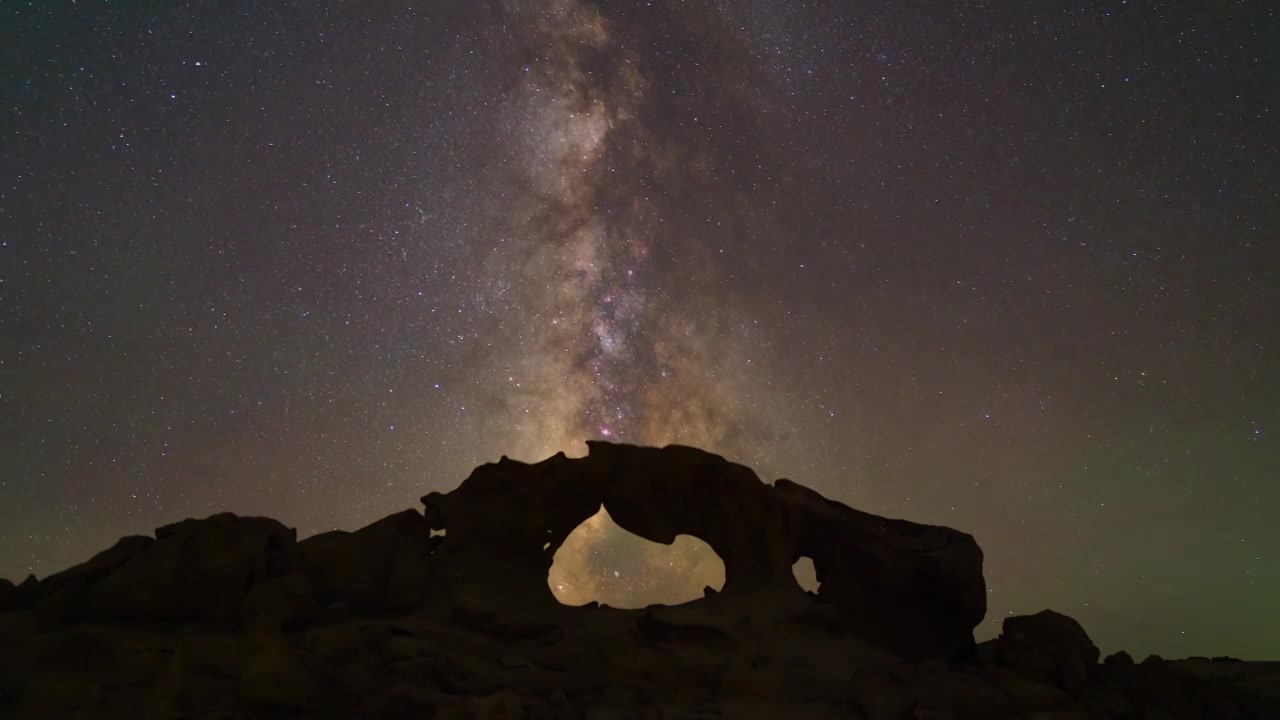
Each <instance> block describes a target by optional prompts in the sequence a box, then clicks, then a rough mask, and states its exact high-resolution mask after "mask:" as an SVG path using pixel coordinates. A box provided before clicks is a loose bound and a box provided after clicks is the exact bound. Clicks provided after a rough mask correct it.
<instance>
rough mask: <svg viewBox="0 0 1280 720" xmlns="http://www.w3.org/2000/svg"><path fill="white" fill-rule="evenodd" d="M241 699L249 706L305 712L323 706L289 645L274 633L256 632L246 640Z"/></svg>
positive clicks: (311, 679)
mask: <svg viewBox="0 0 1280 720" xmlns="http://www.w3.org/2000/svg"><path fill="white" fill-rule="evenodd" d="M245 642H246V648H245V653H244V666H243V668H242V670H241V674H240V697H241V698H242V699H243V700H244V701H246V702H247V703H249V704H250V705H256V706H263V707H266V708H272V709H278V710H308V709H314V708H317V707H320V706H322V705H323V692H322V690H321V687H320V685H319V683H317V682H316V680H315V678H314V677H312V676H311V674H310V673H308V672H307V669H306V667H305V666H304V665H303V664H302V662H301V660H299V659H298V657H297V655H296V654H295V653H294V651H293V648H291V647H290V646H289V642H288V641H287V640H286V639H285V638H284V636H283V635H280V634H278V633H276V632H272V631H268V630H265V629H262V630H255V631H253V632H251V633H250V634H249V635H248V636H247V637H246V641H245Z"/></svg>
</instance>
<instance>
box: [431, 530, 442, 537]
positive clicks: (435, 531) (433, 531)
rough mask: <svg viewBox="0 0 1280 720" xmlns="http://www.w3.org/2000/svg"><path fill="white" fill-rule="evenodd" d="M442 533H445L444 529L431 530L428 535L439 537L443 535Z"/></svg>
mask: <svg viewBox="0 0 1280 720" xmlns="http://www.w3.org/2000/svg"><path fill="white" fill-rule="evenodd" d="M444 534H445V531H444V530H432V531H431V534H430V537H436V536H437V535H439V536H440V537H444Z"/></svg>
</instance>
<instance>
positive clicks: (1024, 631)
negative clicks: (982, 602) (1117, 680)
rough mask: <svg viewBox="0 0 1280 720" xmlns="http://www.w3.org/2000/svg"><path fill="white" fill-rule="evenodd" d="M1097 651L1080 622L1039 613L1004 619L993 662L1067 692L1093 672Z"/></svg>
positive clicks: (1048, 612) (1048, 613)
mask: <svg viewBox="0 0 1280 720" xmlns="http://www.w3.org/2000/svg"><path fill="white" fill-rule="evenodd" d="M1100 655H1101V653H1100V652H1099V651H1098V648H1097V646H1096V645H1094V644H1093V641H1092V640H1090V639H1089V635H1088V633H1086V632H1085V631H1084V628H1083V627H1081V626H1080V623H1078V622H1076V621H1075V620H1074V619H1072V618H1069V617H1067V616H1066V615H1063V614H1061V613H1056V612H1054V611H1052V610H1042V611H1040V612H1038V613H1036V614H1034V615H1015V616H1012V617H1009V618H1006V619H1005V621H1004V627H1003V632H1002V633H1001V635H1000V638H999V639H998V641H997V645H996V663H997V664H999V665H1003V666H1004V667H1007V668H1009V669H1011V670H1013V671H1015V672H1018V673H1020V674H1022V675H1025V676H1027V677H1030V678H1032V679H1035V680H1038V681H1040V682H1046V683H1049V684H1051V685H1054V686H1056V687H1060V688H1062V689H1064V690H1067V691H1069V692H1071V691H1075V690H1078V689H1079V688H1080V687H1082V686H1083V685H1084V684H1085V682H1086V681H1088V679H1089V677H1090V676H1091V675H1092V674H1093V673H1094V672H1095V670H1096V668H1097V665H1098V657H1099V656H1100Z"/></svg>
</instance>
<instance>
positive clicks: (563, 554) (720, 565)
mask: <svg viewBox="0 0 1280 720" xmlns="http://www.w3.org/2000/svg"><path fill="white" fill-rule="evenodd" d="M724 577H725V575H724V561H723V560H721V559H720V556H719V555H717V554H716V552H715V551H714V550H712V549H711V546H710V545H708V544H707V543H706V542H705V541H703V540H701V539H699V538H696V537H694V536H692V535H677V536H676V539H675V541H674V542H672V543H671V544H670V545H664V544H662V543H657V542H653V541H651V540H646V539H644V538H642V537H640V536H638V535H635V534H633V533H631V532H628V531H627V530H624V529H623V528H622V527H620V526H619V525H618V524H617V523H615V522H614V521H613V518H611V517H609V513H608V512H607V511H606V510H605V509H604V506H603V505H601V506H600V510H599V512H597V513H596V514H595V515H592V516H591V517H589V518H587V519H586V520H584V521H583V522H582V523H581V524H580V525H578V527H576V528H574V529H573V532H571V533H569V535H568V537H566V538H565V540H564V542H563V543H561V545H560V547H559V548H557V549H556V551H555V555H553V556H552V562H551V569H550V570H549V571H548V572H547V586H548V587H549V588H550V589H551V594H552V595H554V596H555V598H556V600H558V601H559V602H560V604H562V605H571V606H581V605H586V604H588V603H590V602H593V601H594V602H597V603H600V604H601V605H608V606H610V607H615V608H643V607H648V606H649V605H680V604H683V603H687V602H691V601H693V600H697V599H699V598H701V597H703V595H704V591H705V589H706V588H708V587H710V588H712V589H714V590H715V591H717V592H719V591H720V590H722V589H724Z"/></svg>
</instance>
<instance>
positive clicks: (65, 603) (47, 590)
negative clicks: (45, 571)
mask: <svg viewBox="0 0 1280 720" xmlns="http://www.w3.org/2000/svg"><path fill="white" fill-rule="evenodd" d="M154 542H155V539H154V538H150V537H146V536H143V535H130V536H127V537H123V538H121V539H120V540H119V541H117V542H116V544H115V545H113V546H112V547H110V548H108V549H106V550H103V551H102V552H100V553H98V554H97V555H94V556H93V557H92V558H90V559H89V560H88V561H87V562H84V563H81V564H79V565H76V566H74V567H71V568H68V569H66V570H63V571H62V572H59V573H56V574H54V575H50V576H49V577H46V578H45V579H44V580H42V581H40V584H39V599H38V600H37V602H38V603H42V604H43V606H42V607H41V614H42V615H43V616H45V617H46V618H48V619H63V618H72V617H74V616H75V615H76V613H77V611H78V610H79V608H81V607H82V603H83V597H82V596H83V593H84V592H85V591H86V590H87V589H88V588H90V587H91V586H93V585H94V584H96V583H98V582H101V581H102V580H103V579H105V578H106V577H107V576H109V575H110V574H111V573H113V572H115V570H117V569H118V568H120V567H121V566H122V565H124V564H125V563H127V562H129V561H130V560H132V559H133V558H135V557H137V556H138V555H139V554H140V553H142V552H143V551H145V550H146V549H147V548H148V547H150V546H151V545H152V544H153V543H154Z"/></svg>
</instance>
